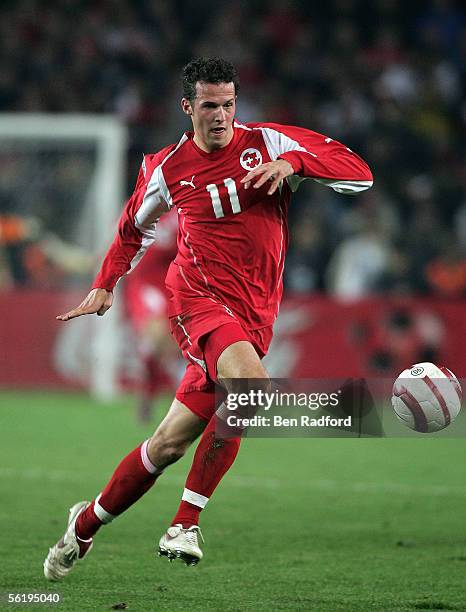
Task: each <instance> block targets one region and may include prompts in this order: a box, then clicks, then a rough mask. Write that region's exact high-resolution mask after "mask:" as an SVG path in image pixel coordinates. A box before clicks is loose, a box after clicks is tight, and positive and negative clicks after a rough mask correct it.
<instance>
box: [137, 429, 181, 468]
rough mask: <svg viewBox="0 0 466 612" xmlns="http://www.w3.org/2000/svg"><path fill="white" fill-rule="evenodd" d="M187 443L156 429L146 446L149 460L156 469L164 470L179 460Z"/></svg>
mask: <svg viewBox="0 0 466 612" xmlns="http://www.w3.org/2000/svg"><path fill="white" fill-rule="evenodd" d="M188 447H189V442H187V441H186V440H182V439H180V438H178V437H175V436H173V435H171V434H169V433H168V432H165V431H163V430H162V431H161V430H160V429H157V430H156V432H155V433H154V435H153V436H152V438H151V439H150V440H149V442H148V445H147V453H148V455H149V458H150V460H151V461H152V463H153V464H154V465H156V466H157V467H158V468H165V467H167V466H168V465H171V464H172V463H175V462H176V461H178V459H181V457H183V455H184V454H185V452H186V450H187V449H188Z"/></svg>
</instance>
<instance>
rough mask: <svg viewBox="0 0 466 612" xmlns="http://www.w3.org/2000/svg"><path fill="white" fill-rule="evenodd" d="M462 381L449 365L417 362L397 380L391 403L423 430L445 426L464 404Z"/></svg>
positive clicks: (402, 418) (409, 422)
mask: <svg viewBox="0 0 466 612" xmlns="http://www.w3.org/2000/svg"><path fill="white" fill-rule="evenodd" d="M461 398H462V394H461V385H460V383H459V382H458V379H457V378H456V376H455V375H454V374H453V372H451V371H450V370H449V369H448V368H446V367H444V366H441V367H438V366H436V365H434V364H433V363H416V364H414V365H413V366H411V367H410V368H408V369H406V370H403V372H401V374H400V375H399V376H398V378H397V379H396V381H395V384H394V385H393V391H392V406H393V410H394V411H395V414H396V416H397V417H398V418H399V419H400V421H401V422H402V423H404V424H405V425H407V426H408V427H410V428H411V429H414V430H415V431H419V432H421V433H431V432H433V431H439V430H440V429H444V427H447V426H448V425H449V424H450V423H452V422H453V421H454V420H455V419H456V417H457V416H458V413H459V411H460V408H461Z"/></svg>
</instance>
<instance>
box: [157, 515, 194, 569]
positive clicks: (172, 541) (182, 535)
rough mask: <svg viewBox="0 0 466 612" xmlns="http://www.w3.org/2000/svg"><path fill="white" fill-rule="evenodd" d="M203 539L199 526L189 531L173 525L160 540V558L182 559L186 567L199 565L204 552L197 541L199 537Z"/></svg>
mask: <svg viewBox="0 0 466 612" xmlns="http://www.w3.org/2000/svg"><path fill="white" fill-rule="evenodd" d="M198 534H199V536H200V537H201V540H202V541H203V542H204V538H203V537H202V533H201V530H200V529H199V527H198V526H197V525H192V526H191V527H190V528H189V529H183V527H182V525H172V526H171V527H169V528H168V529H167V531H166V532H165V533H164V534H163V536H162V537H161V538H160V542H159V556H160V557H162V556H164V557H168V559H169V560H170V561H173V559H181V560H182V561H184V562H185V563H186V565H197V564H198V563H199V561H200V560H201V559H202V556H203V555H202V550H201V549H200V547H199V543H198V541H197V535H198Z"/></svg>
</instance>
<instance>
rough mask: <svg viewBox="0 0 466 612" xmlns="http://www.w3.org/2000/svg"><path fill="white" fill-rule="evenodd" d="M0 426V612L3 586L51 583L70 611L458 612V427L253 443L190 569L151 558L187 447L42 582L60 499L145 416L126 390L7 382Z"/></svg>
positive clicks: (97, 470) (37, 587)
mask: <svg viewBox="0 0 466 612" xmlns="http://www.w3.org/2000/svg"><path fill="white" fill-rule="evenodd" d="M0 431H1V466H0V487H1V504H0V514H1V521H0V524H1V539H2V545H1V547H0V555H1V565H0V576H1V581H0V582H1V586H0V591H1V593H2V604H1V605H3V606H4V608H6V609H11V610H15V609H16V610H17V609H20V606H12V605H11V606H9V607H8V606H7V605H6V604H5V594H6V593H9V592H13V593H17V592H33V591H34V592H58V593H60V595H61V598H62V601H61V603H60V604H59V605H58V606H54V607H55V608H56V609H57V610H61V611H65V610H66V611H73V612H75V611H77V610H109V609H111V608H112V606H115V605H116V604H125V605H126V607H127V609H128V610H140V611H144V612H147V611H151V610H168V611H170V612H171V611H175V610H183V611H186V610H189V611H195V610H199V611H205V610H222V611H232V612H233V611H242V610H254V611H261V610H264V611H265V610H266V611H268V612H270V611H275V610H313V611H314V610H315V611H318V612H336V611H340V610H341V611H344V612H352V611H358V612H366V611H369V610H382V611H384V612H387V611H395V610H400V611H402V610H466V586H465V584H466V582H465V573H466V537H465V534H466V521H465V511H464V508H465V505H466V485H465V480H464V476H465V469H464V465H465V458H466V455H465V450H464V442H465V441H464V438H451V437H450V438H448V437H442V436H439V437H435V436H433V437H429V438H423V437H422V435H419V436H418V438H419V439H417V438H407V439H400V438H395V439H322V438H320V439H282V440H277V439H247V440H245V441H244V442H243V446H242V449H241V451H240V454H239V456H238V459H237V461H236V463H235V465H234V466H233V468H232V469H231V470H230V472H229V473H228V474H227V476H226V477H225V479H224V481H223V483H222V484H221V486H220V487H219V489H218V490H217V491H216V493H215V495H214V497H213V498H212V500H211V502H210V504H209V506H208V507H207V508H206V510H205V511H204V512H203V515H202V528H203V532H204V536H205V539H206V544H205V546H204V552H205V557H204V560H203V561H202V562H201V563H200V564H199V566H198V567H186V566H185V565H184V564H182V563H180V562H175V563H173V564H169V563H168V562H167V560H166V559H163V558H159V557H157V556H156V555H155V548H156V543H157V542H158V539H159V537H160V535H161V534H162V532H163V531H164V530H165V529H166V527H167V525H168V523H169V521H170V519H171V518H172V516H173V514H174V512H175V510H176V507H177V505H178V501H179V497H180V494H181V491H182V487H183V484H184V477H185V475H186V473H187V470H188V467H189V465H190V462H191V456H192V454H191V453H190V454H189V455H188V456H187V457H185V458H184V459H182V460H181V461H180V462H179V463H178V464H176V465H174V466H172V467H171V468H169V469H168V470H167V472H166V474H164V475H163V476H162V477H161V478H160V480H159V481H158V482H157V484H156V485H155V487H154V488H153V489H152V490H151V491H150V492H149V493H148V494H147V495H146V496H145V497H144V498H143V499H142V500H141V501H140V502H138V503H137V504H136V505H135V506H134V507H133V508H131V509H130V510H129V511H128V512H127V513H126V514H125V515H123V516H121V517H120V518H119V519H118V520H116V521H115V522H114V523H113V524H112V525H110V526H108V527H105V528H103V529H102V530H101V531H100V532H99V534H98V536H97V537H96V541H95V546H94V550H93V551H92V552H91V554H90V555H89V557H88V558H87V560H86V561H85V562H84V563H82V564H80V565H79V566H77V567H76V568H75V570H74V571H73V573H72V574H71V575H70V576H69V577H68V579H67V580H66V581H64V582H62V583H48V582H47V581H46V580H45V579H44V578H43V574H42V562H43V559H44V556H45V554H46V553H47V549H48V547H49V546H51V545H52V544H54V543H55V541H56V540H57V539H58V538H59V536H61V535H62V533H63V530H64V526H65V523H66V518H67V509H68V507H69V506H71V505H72V504H74V503H75V502H76V501H78V500H81V499H91V498H92V497H93V496H94V495H95V494H96V493H97V492H99V491H100V490H101V488H102V487H103V485H104V484H105V482H106V480H107V478H108V477H109V475H110V473H111V472H112V471H113V468H114V466H115V465H116V463H117V462H118V461H119V460H120V458H121V457H122V456H123V455H124V454H125V453H126V452H128V451H130V450H131V449H132V448H134V447H135V446H136V445H137V444H138V443H140V441H142V440H144V439H145V438H146V437H148V436H149V435H150V433H151V431H152V427H150V428H145V427H143V426H141V425H139V424H137V423H136V422H135V420H134V419H133V414H132V411H131V401H130V400H122V401H119V402H116V403H115V404H114V405H111V406H101V405H98V404H96V403H95V402H93V401H92V400H89V399H88V398H87V397H85V396H83V395H78V394H77V395H72V394H60V393H53V394H52V393H36V392H31V393H15V392H11V393H7V392H4V393H2V394H0ZM50 607H52V606H50ZM22 609H24V608H22Z"/></svg>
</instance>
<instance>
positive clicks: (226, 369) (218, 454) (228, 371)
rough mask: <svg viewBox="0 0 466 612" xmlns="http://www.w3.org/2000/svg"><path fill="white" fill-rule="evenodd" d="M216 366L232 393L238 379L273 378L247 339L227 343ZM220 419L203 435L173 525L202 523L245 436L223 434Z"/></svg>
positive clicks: (224, 383)
mask: <svg viewBox="0 0 466 612" xmlns="http://www.w3.org/2000/svg"><path fill="white" fill-rule="evenodd" d="M206 348H207V347H206ZM216 369H217V372H216V373H217V379H218V381H219V382H220V383H221V384H222V385H223V386H224V387H225V388H226V390H227V391H228V392H232V391H233V388H232V381H234V379H256V380H258V381H259V380H260V381H263V383H259V384H264V385H267V384H268V380H269V377H268V374H267V371H266V370H265V368H264V366H263V365H262V363H261V361H260V358H259V356H258V354H257V352H256V350H255V349H254V347H253V346H252V344H251V343H250V342H246V341H239V342H235V343H233V344H231V345H229V346H227V347H226V348H225V349H224V350H223V351H222V352H221V354H220V356H219V357H218V360H217V363H216ZM218 418H219V417H218V416H217V415H216V414H214V415H213V416H212V418H211V420H210V421H209V424H208V425H207V427H206V429H205V430H204V433H203V434H202V437H201V439H200V441H199V444H198V446H197V449H196V453H195V455H194V459H193V463H192V466H191V469H190V471H189V474H188V478H187V480H186V486H185V489H184V492H183V496H182V501H181V503H180V506H179V508H178V511H177V513H176V515H175V517H174V518H173V521H172V525H177V524H178V525H181V526H182V527H183V528H184V529H187V528H189V527H190V526H192V525H198V523H199V514H200V512H201V511H202V509H203V508H204V507H205V506H206V504H207V502H208V501H209V498H210V496H211V495H212V493H213V492H214V490H215V489H216V487H217V485H218V484H219V482H220V481H221V479H222V478H223V476H224V475H225V473H226V472H227V471H228V469H229V468H230V467H231V465H232V464H233V462H234V460H235V458H236V455H237V454H238V450H239V446H240V441H241V438H240V437H237V438H231V437H219V435H218V431H217V430H218V428H217V419H218Z"/></svg>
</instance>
